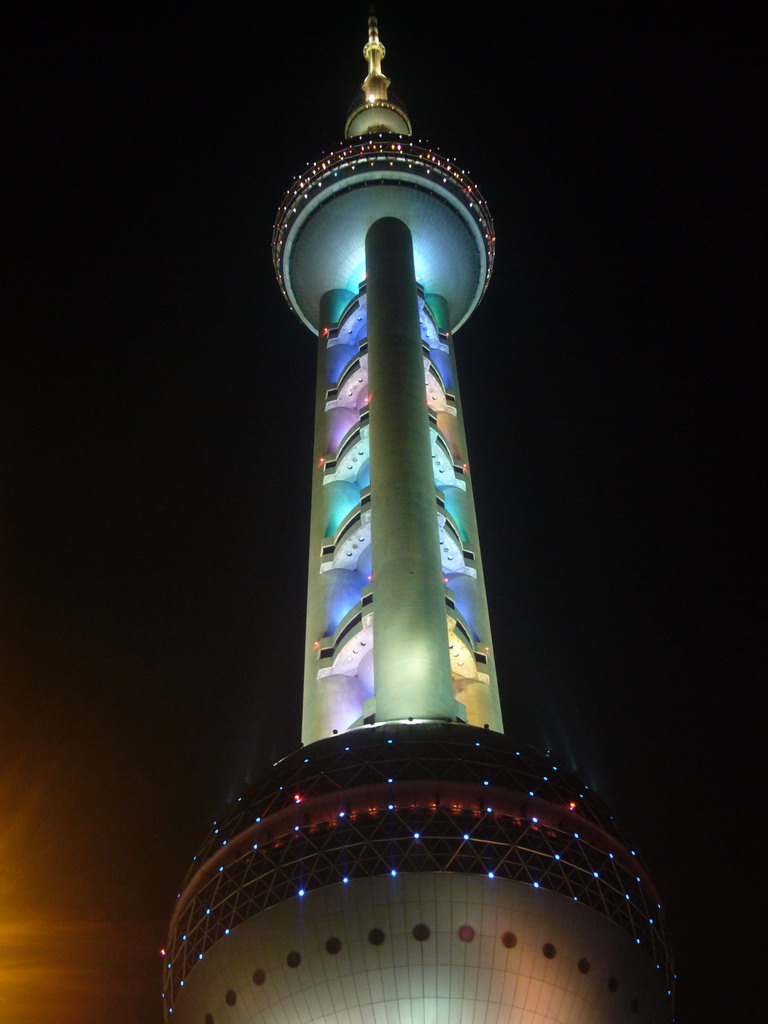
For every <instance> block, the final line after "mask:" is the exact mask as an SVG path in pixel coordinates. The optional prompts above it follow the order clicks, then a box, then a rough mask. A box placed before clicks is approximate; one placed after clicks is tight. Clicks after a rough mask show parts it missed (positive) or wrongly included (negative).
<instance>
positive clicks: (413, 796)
mask: <svg viewBox="0 0 768 1024" xmlns="http://www.w3.org/2000/svg"><path fill="white" fill-rule="evenodd" d="M167 952H168V959H167V964H168V966H167V967H166V990H165V1000H166V1009H167V1010H169V1011H170V1010H172V1011H173V1017H172V1018H171V1019H172V1020H173V1021H179V1020H181V1021H182V1022H184V1024H187V1022H190V1024H192V1022H197V1024H205V1022H206V1021H208V1017H206V1016H205V1014H206V1013H207V1014H208V1015H209V1016H210V1018H211V1020H212V1021H214V1022H216V1024H221V1022H223V1021H225V1022H240V1021H242V1022H245V1021H248V1022H250V1021H252V1020H254V1019H258V1020H259V1021H264V1022H266V1024H273V1022H274V1024H277V1022H278V1021H285V1020H291V1021H293V1020H306V1021H318V1020H323V1021H327V1022H328V1024H340V1022H341V1021H351V1020H355V1021H359V1022H368V1021H370V1022H371V1024H373V1022H375V1021H378V1020H379V1019H380V1016H381V1014H383V1013H385V1014H386V1019H387V1021H398V1022H402V1024H406V1022H407V1024H411V1022H412V1021H414V1020H417V1019H418V1020H424V1021H425V1022H426V1021H430V1022H434V1024H452V1022H454V1021H459V1020H460V1018H461V1016H462V1013H463V1012H465V1009H464V1008H466V1007H467V1006H468V1005H469V1002H471V1003H472V1006H473V1009H472V1010H471V1012H470V1017H469V1018H468V1019H471V1020H472V1021H473V1022H477V1021H489V1022H490V1021H491V1019H492V1020H493V1021H496V1020H497V1019H500V1018H498V1017H497V1014H498V1013H502V1015H503V1016H504V1019H505V1020H507V1019H516V1018H511V1017H510V1014H511V1013H512V1012H513V1009H514V1008H517V1010H518V1012H525V1013H528V1012H529V1013H531V1014H539V1015H540V1019H541V1020H542V1021H543V1022H552V1024H566V1022H567V1024H581V1022H584V1024H588V1022H589V1024H594V1022H598V1024H609V1022H615V1021H619V1020H620V1021H624V1020H627V1021H629V1020H637V1021H643V1022H647V1024H653V1022H654V1021H663V1020H668V1019H669V1018H670V1015H671V1014H670V1011H671V998H670V995H669V994H668V993H670V992H671V987H672V982H671V963H670V959H669V952H668V949H667V947H666V943H665V934H664V927H663V919H662V913H661V908H660V906H659V903H658V897H657V895H656V892H655V889H654V887H653V883H652V882H651V880H650V878H649V877H648V875H647V873H646V871H645V870H644V868H643V867H642V865H641V863H640V862H639V861H638V859H637V857H636V855H635V854H634V852H632V851H630V850H629V849H627V846H626V845H625V843H624V842H623V841H622V839H621V836H620V834H619V832H618V829H617V827H616V824H615V822H614V820H613V818H612V817H611V815H610V813H609V812H608V810H607V809H606V808H605V806H604V805H603V804H602V802H601V801H600V800H599V799H598V798H597V797H596V796H595V795H594V794H592V793H591V792H590V791H589V790H588V789H587V788H586V787H584V786H583V785H582V784H581V783H579V781H578V780H577V779H576V778H575V777H574V776H573V775H572V774H571V773H569V772H567V771H565V770H564V769H563V768H562V767H561V766H560V765H556V764H553V763H552V760H551V759H550V758H546V757H542V756H541V755H538V754H535V753H533V752H531V751H530V750H525V749H522V748H515V747H513V746H511V745H510V743H509V741H508V740H507V739H506V738H505V737H503V736H501V735H499V734H497V733H492V732H490V731H488V730H482V729H475V728H473V727H470V726H462V725H450V724H446V723H434V722H433V723H418V722H414V723H395V724H386V725H381V726H374V727H370V728H364V729H358V730H352V731H350V732H348V733H346V734H344V735H341V736H335V737H331V738H329V739H325V740H320V741H318V742H317V743H314V744H311V745H310V746H308V747H305V748H303V749H302V750H300V751H297V752H295V753H294V754H292V755H291V756H290V757H288V758H286V759H285V760H284V761H281V762H279V763H278V764H277V765H275V766H274V768H273V769H272V771H271V772H269V773H268V774H267V775H266V776H265V777H264V778H263V779H262V780H261V781H260V782H259V783H257V784H256V785H255V786H253V787H252V788H251V789H250V790H249V792H248V793H247V794H245V795H244V796H243V797H242V798H241V799H240V800H238V801H237V802H236V803H235V804H233V806H232V807H231V809H230V811H229V812H228V813H227V814H226V815H225V816H224V817H223V818H221V819H220V820H219V821H218V822H217V823H216V825H215V826H214V829H213V830H212V832H211V834H210V835H209V836H208V838H207V840H206V842H205V844H204V846H203V848H202V849H201V851H200V853H199V854H198V857H197V858H196V860H195V863H194V864H193V868H192V870H191V872H190V875H189V877H188V879H187V881H186V884H185V888H184V890H183V892H182V894H181V896H180V898H179V901H178V906H177V909H176V913H175V915H174V919H173V922H172V926H171V935H170V938H169V944H168V950H167ZM230 993H231V994H230ZM468 1001H469V1002H468ZM537 1019H539V1018H537ZM209 1024H210V1022H209Z"/></svg>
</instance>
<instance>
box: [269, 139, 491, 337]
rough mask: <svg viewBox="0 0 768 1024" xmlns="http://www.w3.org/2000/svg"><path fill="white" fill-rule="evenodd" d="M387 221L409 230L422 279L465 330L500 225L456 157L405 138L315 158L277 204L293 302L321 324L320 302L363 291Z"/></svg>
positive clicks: (283, 277) (277, 257)
mask: <svg viewBox="0 0 768 1024" xmlns="http://www.w3.org/2000/svg"><path fill="white" fill-rule="evenodd" d="M382 217H397V218H398V219H399V220H401V221H403V222H404V223H405V224H406V225H407V226H408V228H409V229H410V232H411V235H412V236H413V254H414V263H415V267H416V277H417V280H418V281H419V283H420V284H421V285H422V286H423V287H424V290H425V292H426V293H427V294H428V295H429V294H433V295H439V296H442V298H443V299H444V300H445V301H446V302H447V304H448V309H449V311H450V313H449V315H450V327H451V328H452V329H453V330H456V329H458V328H459V327H460V326H461V325H462V324H463V323H464V322H465V320H467V318H468V317H469V316H470V314H471V313H472V311H473V310H474V308H475V306H477V304H478V303H479V301H480V299H481V298H482V296H483V293H484V292H485V289H486V287H487V285H488V281H489V280H490V276H491V271H492V269H493V258H494V253H495V243H496V239H495V235H494V228H493V221H492V220H491V215H490V212H489V210H488V207H487V205H486V203H485V200H484V199H483V197H482V194H481V193H480V190H479V189H478V188H477V186H476V185H475V184H474V183H473V182H472V180H471V179H470V178H469V177H468V175H467V174H466V173H465V172H464V171H463V170H461V169H460V168H458V167H457V166H456V164H455V163H454V161H452V160H450V159H448V158H446V157H444V156H441V155H440V154H439V153H438V152H436V151H435V150H433V149H431V148H429V147H428V146H426V145H422V144H420V143H415V142H412V141H411V140H410V139H409V138H407V137H406V136H402V135H386V134H381V135H376V136H370V135H369V136H361V137H359V138H356V139H350V140H349V141H348V142H347V143H346V144H345V145H344V146H342V147H341V148H339V149H336V150H334V151H332V152H331V153H328V154H326V155H324V156H323V157H321V158H320V159H318V160H316V161H315V162H314V163H313V164H312V165H311V167H309V168H308V170H307V172H306V173H305V174H304V175H303V176H302V177H300V178H299V179H297V181H295V182H294V184H293V185H292V187H291V188H290V189H289V191H288V192H287V193H286V195H285V197H284V199H283V202H282V204H281V206H280V209H279V210H278V215H277V222H276V224H275V229H274V234H273V237H272V253H273V260H274V264H275V273H276V274H277V279H278V282H279V283H280V287H281V288H282V290H283V294H284V295H285V297H286V299H287V300H288V302H289V304H290V306H291V308H292V309H293V310H294V312H295V313H296V314H297V316H299V317H300V318H301V319H302V320H303V321H304V323H305V324H306V325H307V327H309V328H310V330H312V331H314V332H315V333H317V331H318V330H319V327H320V325H319V313H320V299H321V298H322V296H323V295H324V294H325V293H326V292H329V291H331V290H333V289H336V288H341V289H345V290H346V291H349V292H351V293H352V294H356V293H357V291H358V288H359V286H360V283H361V282H362V281H363V280H364V278H365V236H366V234H367V232H368V229H369V228H370V226H371V225H372V224H373V223H374V222H375V221H377V220H379V219H380V218H382Z"/></svg>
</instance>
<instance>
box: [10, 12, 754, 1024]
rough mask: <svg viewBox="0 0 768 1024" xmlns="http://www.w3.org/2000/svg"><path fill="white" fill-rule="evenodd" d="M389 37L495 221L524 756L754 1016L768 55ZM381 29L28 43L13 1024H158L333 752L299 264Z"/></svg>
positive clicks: (480, 333)
mask: <svg viewBox="0 0 768 1024" xmlns="http://www.w3.org/2000/svg"><path fill="white" fill-rule="evenodd" d="M378 10H379V21H380V27H381V36H382V39H383V41H384V43H385V45H386V46H387V49H388V56H387V58H386V60H385V64H384V69H385V71H386V72H387V73H388V74H389V76H390V77H391V78H392V80H393V89H394V90H395V91H396V92H397V93H398V95H400V96H401V97H402V98H403V99H404V101H405V103H406V106H407V107H408V110H409V113H410V115H411V119H412V122H413V125H414V134H415V136H416V138H422V139H427V140H429V141H430V142H431V143H433V144H435V145H436V146H437V147H438V148H439V149H440V150H441V151H442V152H443V153H445V154H446V155H447V156H450V157H454V158H457V160H458V163H459V165H460V166H462V167H464V168H465V169H466V170H468V171H469V173H470V174H471V175H472V176H473V177H474V179H475V181H477V182H478V184H479V185H480V187H481V189H482V190H483V192H484V194H485V196H486V198H487V200H488V202H489V204H490V206H491V210H492V213H493V215H494V218H495V222H496V229H497V236H498V256H497V262H496V267H495V271H494V277H493V280H492V282H491V286H490V289H489V292H488V294H487V296H486V298H485V299H484V300H483V302H482V304H481V306H480V308H479V309H478V310H477V312H476V313H475V314H474V316H473V318H472V319H471V321H470V322H469V324H468V325H467V326H466V327H465V328H464V329H463V330H461V331H460V332H459V334H458V335H457V352H458V359H459V370H460V374H461V387H462V395H463V401H464V406H465V413H466V424H467V433H468V437H469V447H470V456H471V461H470V471H471V473H472V476H473V481H474V487H475V494H476V500H477V506H478V518H479V523H480V531H481V538H482V545H483V554H484V560H485V567H486V576H487V582H488V590H489V602H490V608H491V622H492V626H493V630H494V641H495V647H496V660H497V664H498V666H499V677H500V685H501V687H502V698H503V705H504V710H505V717H506V722H507V727H508V731H509V732H510V733H512V734H513V735H514V736H516V737H519V738H521V739H522V740H525V741H528V742H529V743H531V744H533V745H535V746H538V747H540V748H550V749H551V750H552V751H553V753H556V754H557V756H558V758H561V759H562V760H563V762H564V763H567V764H568V765H569V766H571V767H576V768H578V770H579V771H580V772H581V773H582V775H583V776H584V777H585V779H586V780H587V782H588V783H589V784H590V785H593V786H595V787H597V788H598V789H599V791H600V792H601V793H602V795H603V796H604V797H605V798H606V799H607V800H608V802H609V803H610V804H611V805H612V807H613V809H614V811H615V813H616V815H617V817H619V818H620V819H621V821H622V822H623V824H624V825H625V827H626V830H627V832H628V834H629V835H630V836H631V837H632V839H633V841H634V843H635V844H636V847H637V849H638V851H639V852H640V854H641V856H643V857H644V859H645V861H646V863H647V864H648V866H649V868H650V871H651V873H652V875H653V876H654V878H655V880H656V882H657V885H658V887H659V889H660V891H661V893H662V896H663V897H664V898H665V900H666V906H667V914H668V920H669V923H670V926H671V930H672V936H673V943H674V947H675V950H676V958H677V963H678V976H679V978H678V1013H677V1020H678V1021H680V1022H683V1024H708V1022H710V1021H712V1022H718V1024H727V1022H730V1021H736V1020H742V1019H744V1020H746V1019H748V1018H749V1017H750V1015H751V1016H752V1017H756V1016H758V1014H757V1013H756V1008H757V1006H758V990H759V988H760V987H761V986H762V978H760V979H759V980H758V979H757V977H756V972H757V964H758V960H757V958H758V953H759V952H762V945H761V942H762V940H763V935H764V927H763V925H762V922H761V927H760V931H758V919H759V913H758V902H759V900H760V899H761V894H762V899H764V897H765V889H766V886H765V867H764V864H763V863H762V857H761V851H759V849H758V842H757V836H758V835H759V833H760V831H761V829H764V827H765V826H764V824H763V822H762V819H763V818H764V816H765V811H764V807H763V800H764V796H765V786H764V783H763V779H764V777H765V767H764V756H763V755H764V728H762V729H759V728H758V725H759V723H760V721H761V719H762V721H763V722H764V719H765V714H764V711H763V710H762V709H761V703H760V694H761V691H762V690H763V689H764V683H763V679H764V676H765V672H764V664H765V660H766V656H765V635H766V634H765V627H764V615H765V610H766V609H765V588H764V582H763V581H764V575H765V570H766V559H765V554H766V551H765V545H764V541H763V536H762V530H761V529H760V528H759V527H758V524H760V527H762V521H763V519H764V515H765V505H766V477H765V464H764V460H762V459H761V456H762V454H763V451H764V447H763V445H764V442H763V434H762V427H763V426H764V422H765V418H764V403H765V397H766V396H765V389H764V384H763V379H764V378H763V376H762V367H761V356H762V355H763V352H762V349H763V337H764V332H762V331H761V329H760V327H761V325H760V320H759V316H758V310H759V304H758V302H757V294H758V281H759V280H761V279H762V277H763V271H764V264H765V247H764V242H765V233H764V231H763V230H762V228H761V226H760V220H759V218H760V213H761V206H760V202H759V200H758V184H757V183H758V176H759V170H758V168H759V167H760V164H761V162H763V161H764V157H765V152H766V147H765V136H764V135H759V134H758V126H759V124H760V119H759V117H758V109H759V108H760V106H761V105H762V99H761V92H762V95H763V96H764V78H762V79H761V75H760V73H759V72H760V71H761V70H763V71H764V68H763V69H761V68H760V67H759V63H758V59H759V58H758V54H759V53H760V52H761V46H760V44H759V34H758V26H757V25H756V24H753V23H750V22H748V21H747V19H746V18H745V17H742V16H741V15H740V14H739V9H738V8H737V7H732V8H729V9H727V10H726V8H725V5H706V4H702V5H699V7H698V9H696V8H692V9H689V10H687V11H686V12H683V11H682V10H678V9H677V8H676V7H675V6H674V5H672V6H668V7H666V8H660V9H659V11H657V12H656V13H654V12H653V10H652V8H651V7H649V6H648V5H645V4H613V5H599V7H598V6H596V5H593V4H580V3H571V4H546V3H538V4H533V3H529V2H521V3H518V4H507V5H503V6H502V5H478V4H468V5H466V8H465V10H464V12H463V13H461V14H450V13H449V12H448V10H447V9H446V8H444V7H441V6H438V5H432V4H431V5H410V4H409V5H405V4H395V3H386V4H385V3H382V4H380V5H379V9H378ZM366 17H367V7H366V5H364V4H350V3H347V4H337V5H313V6H312V7H309V6H304V5H301V4H299V5H297V4H290V5H289V4H273V3H268V4H266V5H265V6H264V7H262V9H261V11H257V10H256V7H255V5H253V4H252V5H241V7H240V9H239V10H236V11H233V10H230V9H228V7H227V6H226V5H220V4H211V5H209V8H208V10H207V11H205V12H203V13H201V12H200V11H199V10H197V9H195V10H194V11H193V8H192V7H189V6H186V7H185V6H184V5H174V6H173V7H172V8H171V7H170V6H168V5H161V8H160V9H159V10H153V11H152V13H151V14H146V15H144V14H142V13H141V11H140V5H139V6H138V7H136V6H131V5H120V6H119V7H118V6H117V5H114V4H111V5H100V6H94V7H93V8H92V9H91V10H90V11H89V12H88V13H87V14H86V13H85V12H84V11H83V12H82V13H81V14H80V15H75V14H73V13H72V12H71V11H70V12H69V13H67V12H65V11H64V10H58V11H56V12H54V13H53V14H50V13H47V14H45V16H43V14H42V12H38V13H37V14H34V13H33V14H30V15H29V16H28V17H27V18H24V17H22V18H20V19H19V20H18V21H17V22H16V24H15V25H14V26H13V30H12V32H11V34H10V37H9V43H8V47H7V51H8V52H7V55H6V58H5V64H6V88H5V90H4V92H5V94H6V97H7V100H8V102H7V105H6V116H5V118H4V121H5V125H6V127H5V129H4V136H5V140H6V146H5V152H6V160H5V162H6V165H8V164H10V166H11V168H12V169H13V171H14V177H13V185H12V187H11V188H7V189H6V190H5V191H4V192H3V196H2V207H3V213H4V215H5V219H6V224H7V226H6V230H5V232H4V237H5V238H6V240H7V248H6V252H5V259H4V264H5V273H4V275H3V276H4V287H5V291H6V295H5V296H4V302H3V307H4V310H5V320H6V322H8V321H10V325H9V326H10V330H9V331H8V334H9V337H10V348H9V349H7V350H6V351H8V355H7V356H6V359H5V361H4V372H3V373H2V374H0V379H2V400H1V404H0V409H1V412H2V416H3V418H4V420H5V421H6V422H4V423H3V431H2V438H3V441H2V448H0V452H2V469H3V473H2V480H3V487H4V491H5V497H4V499H3V510H2V538H3V561H4V566H3V606H2V607H3V617H2V624H3V629H2V637H3V676H2V679H3V700H2V706H1V708H0V1021H2V1022H5V1021H6V1020H8V1021H9V1022H10V1021H13V1022H14V1024H43V1022H45V1024H49V1022H50V1021H51V1020H56V1022H57V1024H104V1022H105V1021H109V1022H110V1024H136V1022H143V1024H160V1021H161V1000H160V980H159V979H160V973H161V959H160V956H159V949H160V947H161V946H162V945H163V944H164V938H165V925H166V922H167V920H168V918H169V916H170V913H171V910H172V906H173V903H174V897H175V895H176V892H177V891H178V887H179V882H180V880H181V878H182V876H183V874H184V872H185V871H186V868H187V865H188V864H189V861H190V858H191V856H192V854H193V853H194V851H195V848H196V845H197V844H198V842H199V841H200V840H201V839H202V837H203V835H204V833H205V831H206V828H207V827H208V825H209V824H210V821H211V820H212V819H213V818H214V817H216V816H217V813H218V812H220V811H221V810H222V809H223V807H224V806H225V805H226V804H227V802H228V801H229V800H231V799H232V798H233V797H234V796H236V795H237V793H238V792H239V790H240V788H241V787H242V785H243V784H244V783H245V781H246V780H247V779H249V778H253V777H254V775H255V774H257V773H258V771H259V769H260V768H262V767H264V766H266V765H268V764H270V763H271V762H273V761H274V760H276V759H277V758H278V757H281V756H283V755H285V754H286V753H288V752H290V751H291V750H292V749H294V748H295V747H296V746H297V745H298V742H299V728H300V677H301V650H302V637H303V616H304V587H305V572H306V568H305V552H306V545H307V540H306V538H307V534H308V528H309V505H308V503H309V494H310V473H311V430H312V403H313V394H314V385H313V374H314V346H313V339H312V337H311V336H310V335H309V334H308V332H307V331H306V330H305V329H304V328H303V326H302V325H301V324H300V323H299V321H298V320H297V319H296V318H295V317H294V316H293V314H291V312H290V311H289V309H288V307H287V306H286V304H285V302H284V300H283V298H282V296H281V294H280V291H279V289H278V287H277V284H276V282H275V280H274V275H273V272H272V266H271V258H270V239H271V231H272V223H273V215H274V211H275V210H276V208H277V206H278V204H279V202H280V199H281V197H282V194H283V192H284V191H285V189H287V187H288V186H289V185H290V183H291V181H292V180H293V178H294V176H296V175H297V174H299V173H300V172H301V171H302V170H303V168H304V166H305V163H306V162H307V161H308V160H309V161H311V160H312V159H314V158H315V157H317V156H318V155H319V154H320V153H321V152H322V151H323V150H326V149H328V148H330V147H332V146H333V145H334V144H335V143H336V142H337V141H338V140H339V139H340V137H341V135H342V132H343V126H344V117H345V114H346V110H347V107H348V105H349V103H350V102H351V101H352V99H353V98H354V97H355V95H356V91H357V89H358V88H359V83H360V81H361V80H362V78H363V76H364V74H365V65H364V62H363V60H362V56H361V49H362V46H363V44H364V42H365V39H366ZM761 462H762V465H761ZM758 779H759V780H760V783H761V784H760V785H758ZM763 916H764V915H763ZM763 944H764V943H763ZM761 1005H762V1003H761ZM762 1010H763V1011H764V1006H762Z"/></svg>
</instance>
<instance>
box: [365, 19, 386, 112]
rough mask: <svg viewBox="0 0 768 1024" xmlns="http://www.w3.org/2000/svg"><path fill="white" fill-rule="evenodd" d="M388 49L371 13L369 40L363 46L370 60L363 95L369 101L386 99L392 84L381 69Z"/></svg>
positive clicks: (366, 57) (367, 58)
mask: <svg viewBox="0 0 768 1024" xmlns="http://www.w3.org/2000/svg"><path fill="white" fill-rule="evenodd" d="M386 55H387V51H386V50H385V48H384V44H383V43H382V42H381V40H380V39H379V23H378V21H377V20H376V15H375V14H373V13H371V16H370V18H369V19H368V42H367V43H366V44H365V46H364V47H363V56H364V57H365V59H366V60H367V61H368V75H367V76H366V79H365V81H364V82H363V95H364V96H365V98H366V100H367V101H368V102H369V103H375V102H376V100H386V98H387V89H388V88H389V86H390V85H391V84H392V83H391V82H390V80H389V79H388V78H387V76H386V75H385V74H383V73H382V70H381V62H382V60H383V59H384V57H386Z"/></svg>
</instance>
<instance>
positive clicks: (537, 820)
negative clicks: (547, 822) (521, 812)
mask: <svg viewBox="0 0 768 1024" xmlns="http://www.w3.org/2000/svg"><path fill="white" fill-rule="evenodd" d="M531 821H534V822H536V824H537V825H538V823H539V819H538V818H531Z"/></svg>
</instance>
